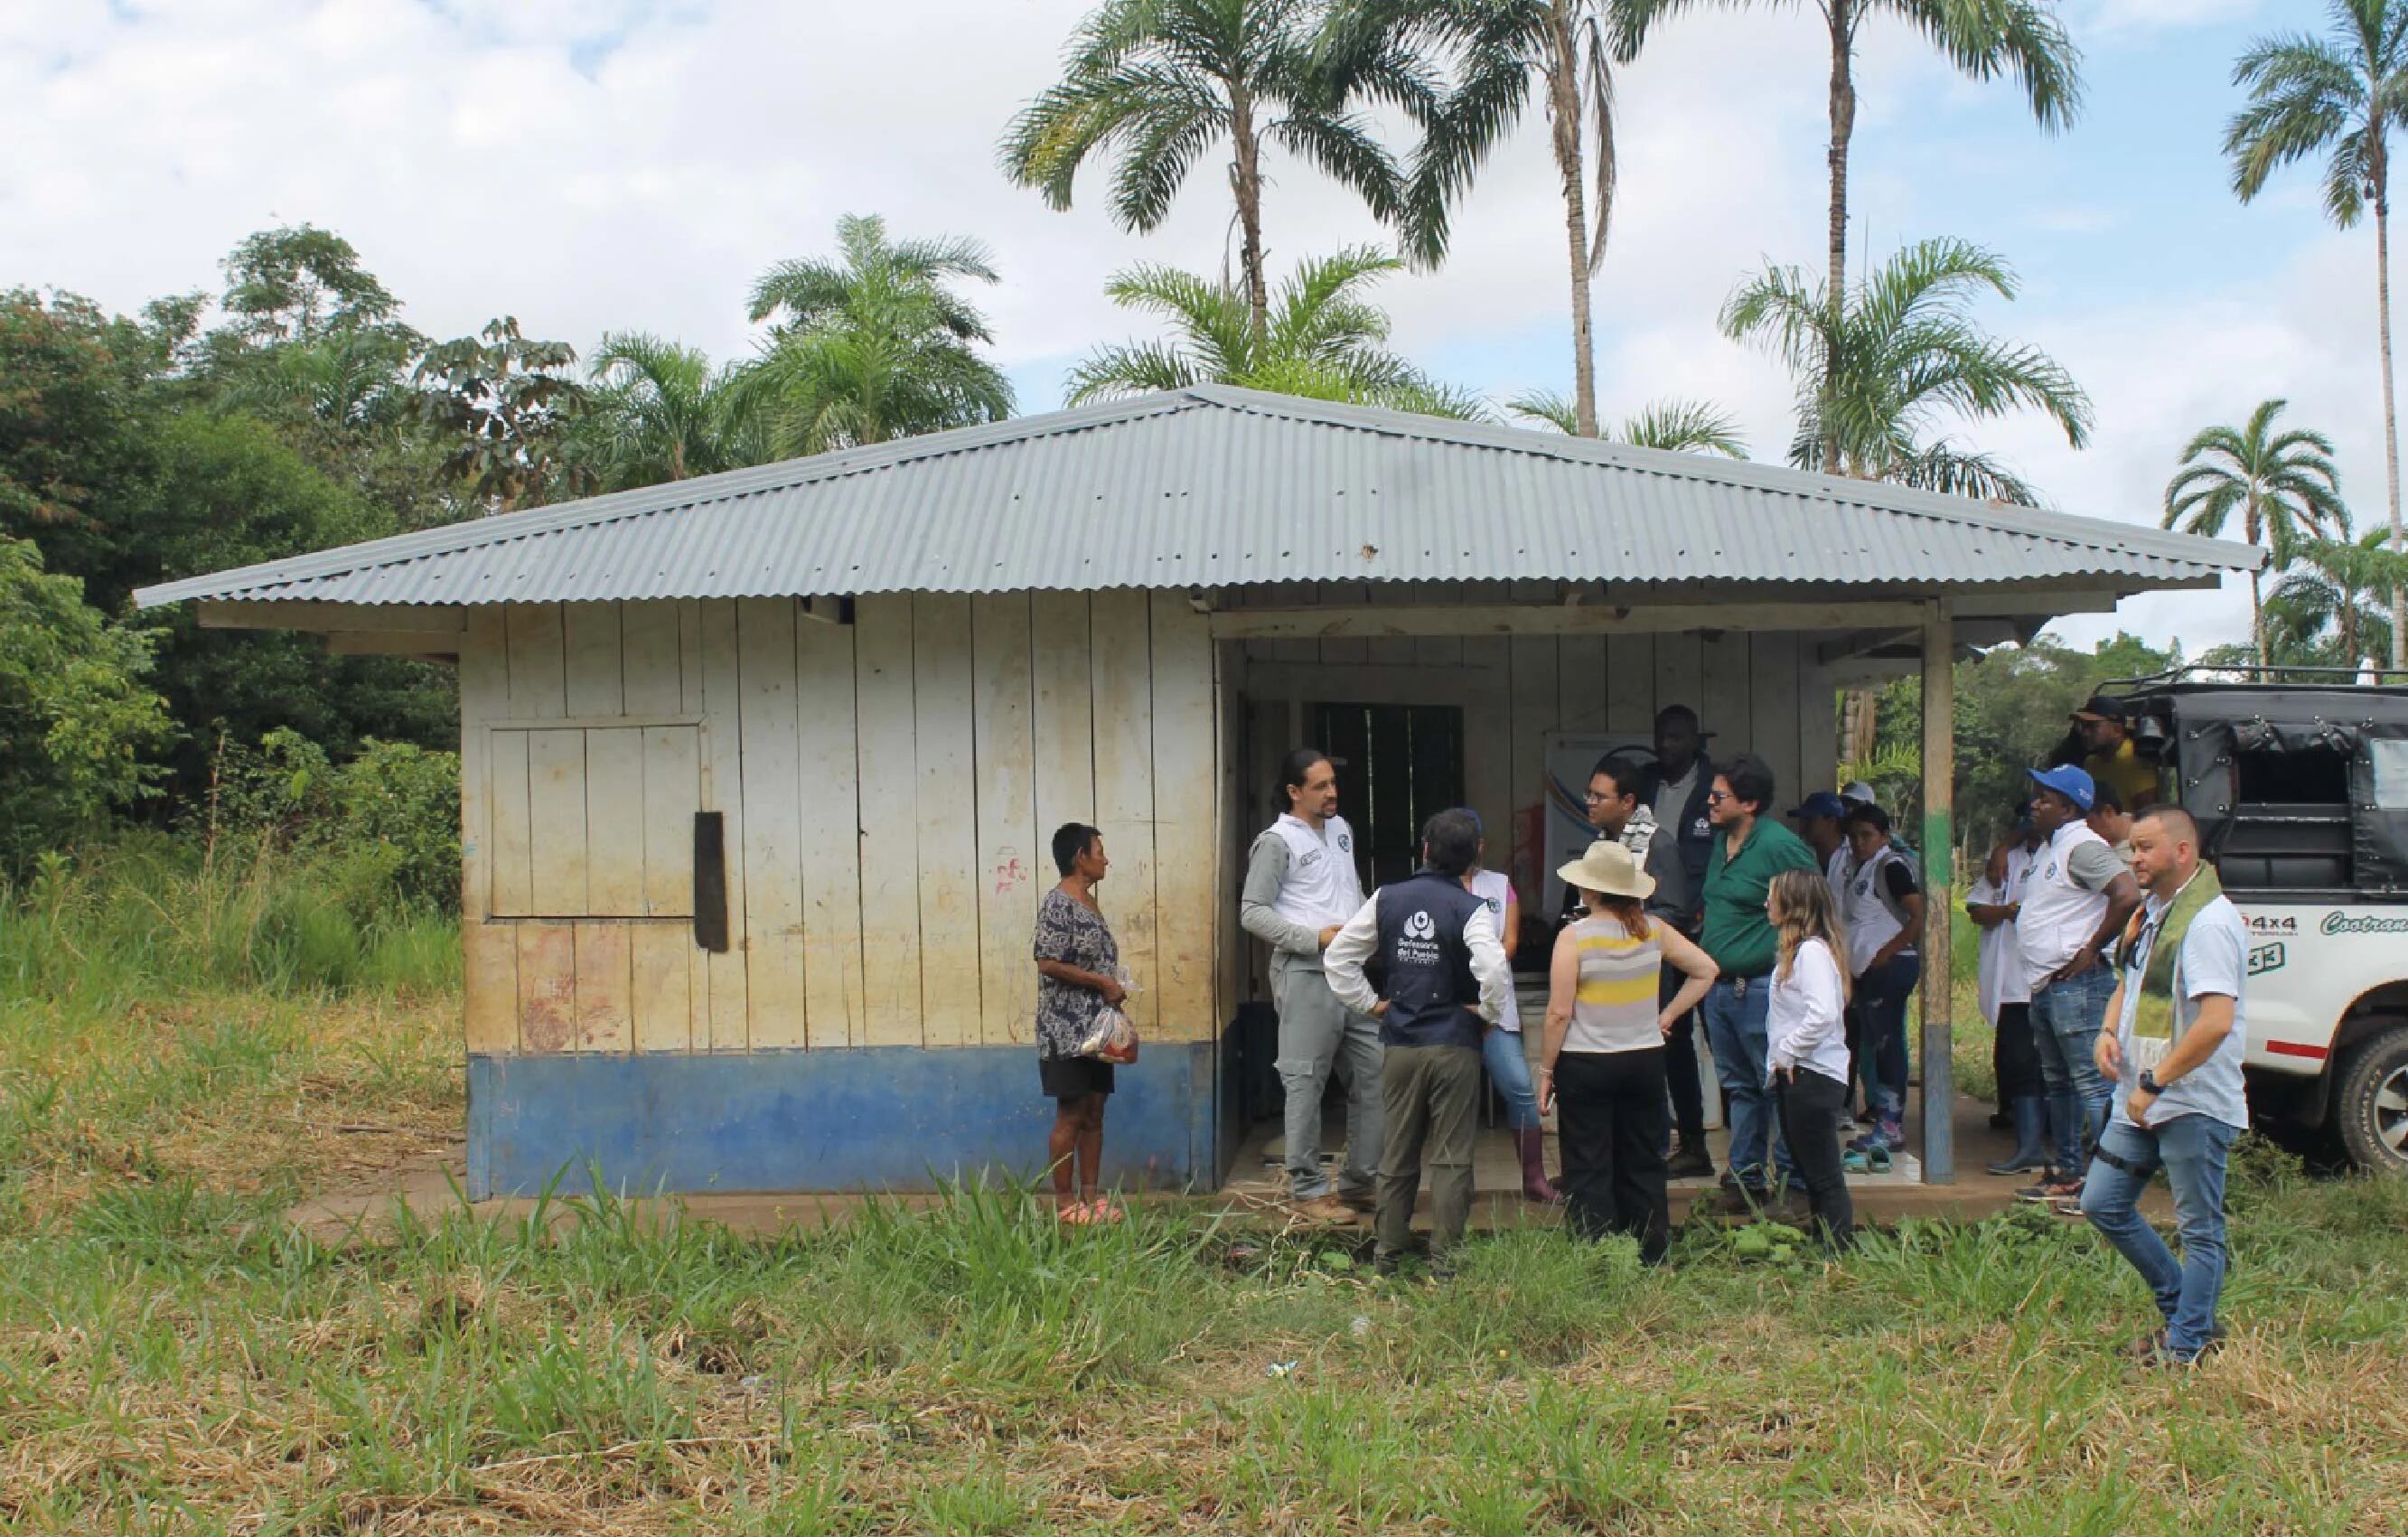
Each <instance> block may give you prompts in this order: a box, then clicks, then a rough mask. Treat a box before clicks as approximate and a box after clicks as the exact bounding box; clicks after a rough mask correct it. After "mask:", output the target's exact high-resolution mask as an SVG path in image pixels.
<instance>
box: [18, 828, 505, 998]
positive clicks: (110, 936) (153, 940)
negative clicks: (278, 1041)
mask: <svg viewBox="0 0 2408 1537" xmlns="http://www.w3.org/2000/svg"><path fill="white" fill-rule="evenodd" d="M459 982H460V944H459V925H458V923H457V921H456V920H453V919H451V918H448V917H445V916H443V915H440V914H437V913H434V912H428V911H426V910H424V909H423V908H420V907H417V906H414V905H412V904H411V903H409V902H408V901H406V900H403V899H402V898H400V897H399V896H398V894H397V893H396V892H395V891H394V890H393V889H392V888H391V886H390V884H389V883H385V882H383V881H380V879H379V878H378V876H377V874H376V873H375V867H370V868H368V869H362V868H361V867H360V866H358V865H355V864H351V863H349V862H347V861H346V860H344V859H343V858H342V857H341V856H339V855H328V854H319V855H300V854H295V853H294V852H292V851H290V850H287V849H284V848H282V847H280V846H279V844H278V842H277V841H276V840H273V839H270V838H267V837H264V836H255V835H254V836H242V837H233V836H229V837H225V838H222V839H218V840H200V839H196V838H192V837H174V836H167V835H164V834H129V835H126V836H124V837H122V838H121V839H119V840H115V841H113V842H110V843H107V844H102V845H98V846H95V847H92V848H88V849H84V850H81V851H79V852H77V853H75V854H71V855H45V856H44V857H43V858H42V860H41V861H40V863H39V864H38V866H37V867H36V869H35V871H34V873H33V876H32V878H31V879H30V880H28V881H27V882H26V883H23V884H22V886H20V887H18V888H16V889H13V890H11V889H7V888H5V887H0V998H7V999H35V998H40V999H48V1000H51V1001H58V1002H75V1003H80V1004H84V1005H87V1006H92V1007H109V1006H122V1005H123V1004H126V1003H128V1002H131V1001H134V1000H136V999H140V998H161V997H169V996H173V995H175V994H177V993H179V992H186V991H223V990H228V989H235V988H251V989H257V990H260V991H263V992H266V993H269V994H272V995H275V996H279V997H290V996H294V995H296V994H306V993H312V992H337V993H340V992H369V993H376V994H379V995H382V996H405V997H407V996H423V995H428V994H436V993H443V992H449V991H452V990H455V989H456V988H457V987H458V985H459Z"/></svg>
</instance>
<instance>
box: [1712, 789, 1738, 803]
mask: <svg viewBox="0 0 2408 1537" xmlns="http://www.w3.org/2000/svg"><path fill="white" fill-rule="evenodd" d="M1731 798H1732V797H1731V794H1730V792H1729V791H1727V790H1708V791H1707V792H1706V799H1707V800H1708V801H1710V802H1712V803H1713V804H1714V805H1717V806H1719V805H1721V804H1722V803H1723V802H1724V801H1726V800H1729V799H1731Z"/></svg>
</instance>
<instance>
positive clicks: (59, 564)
mask: <svg viewBox="0 0 2408 1537" xmlns="http://www.w3.org/2000/svg"><path fill="white" fill-rule="evenodd" d="M143 351H144V343H143V340H142V337H141V332H140V329H139V327H136V326H135V325H133V324H131V323H126V322H123V321H112V320H110V319H109V318H108V316H106V315H104V314H102V313H101V311H100V309H98V307H97V306H95V305H93V303H92V301H91V300H89V299H83V298H79V297H77V296H76V295H74V294H58V295H56V296H54V297H52V298H50V299H47V300H46V299H44V298H42V297H41V296H40V295H39V294H35V293H33V292H32V291H30V290H28V289H22V288H20V289H11V290H9V291H7V293H5V294H0V537H7V536H10V535H13V536H15V537H17V538H20V539H35V540H36V541H37V542H38V543H39V544H40V545H41V547H42V551H43V553H44V555H45V556H46V558H47V560H48V562H49V564H50V566H51V567H53V568H54V569H61V570H65V571H68V572H71V573H75V574H80V572H81V569H82V567H81V566H80V564H79V561H80V560H81V559H83V558H86V557H87V553H88V551H89V550H90V548H91V547H92V546H93V544H94V543H95V542H96V541H97V539H99V537H100V536H99V533H98V527H97V524H98V520H99V519H100V518H101V517H102V516H103V515H104V510H105V509H106V507H107V505H108V501H109V499H110V496H111V495H112V493H113V492H114V491H115V490H116V488H117V487H118V486H120V485H121V484H123V483H126V482H129V481H138V480H139V479H140V478H141V476H142V475H143V473H144V466H145V464H146V462H147V460H148V457H149V448H148V445H147V443H146V442H145V440H144V438H143V434H142V432H141V413H140V410H139V409H138V405H137V395H138V394H139V391H140V389H141V386H142V383H143V377H144V368H143V366H142V363H141V362H140V361H139V359H140V355H141V353H142V352H143ZM129 354H131V356H129Z"/></svg>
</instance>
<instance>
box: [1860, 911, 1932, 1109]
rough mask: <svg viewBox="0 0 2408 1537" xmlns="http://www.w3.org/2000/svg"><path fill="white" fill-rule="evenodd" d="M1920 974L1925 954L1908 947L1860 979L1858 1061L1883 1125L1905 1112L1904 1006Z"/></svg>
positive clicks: (1867, 1095) (1866, 1088)
mask: <svg viewBox="0 0 2408 1537" xmlns="http://www.w3.org/2000/svg"><path fill="white" fill-rule="evenodd" d="M1922 975H1923V957H1922V956H1921V955H1916V954H1915V953H1914V951H1912V950H1910V951H1908V952H1907V953H1906V954H1905V955H1895V956H1892V957H1891V958H1890V961H1889V963H1888V964H1887V965H1885V966H1878V967H1874V968H1873V969H1871V970H1868V971H1867V972H1866V973H1865V974H1864V975H1863V976H1861V977H1858V978H1857V979H1856V1020H1857V1029H1858V1033H1857V1036H1856V1061H1857V1063H1858V1065H1859V1066H1860V1067H1861V1068H1862V1070H1863V1072H1864V1078H1865V1095H1866V1097H1867V1098H1868V1099H1871V1101H1872V1107H1873V1119H1874V1120H1875V1121H1877V1122H1878V1123H1880V1125H1881V1126H1882V1128H1884V1129H1885V1130H1896V1129H1897V1128H1898V1125H1899V1122H1900V1121H1902V1120H1904V1119H1905V1117H1906V1079H1907V1060H1906V1005H1907V1000H1908V999H1910V998H1914V984H1915V982H1916V981H1917V980H1918V979H1920V978H1921V977H1922Z"/></svg>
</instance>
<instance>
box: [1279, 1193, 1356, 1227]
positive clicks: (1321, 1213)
mask: <svg viewBox="0 0 2408 1537" xmlns="http://www.w3.org/2000/svg"><path fill="white" fill-rule="evenodd" d="M1288 1210H1290V1211H1292V1212H1294V1213H1295V1214H1297V1215H1298V1216H1300V1217H1303V1218H1304V1219H1306V1220H1307V1221H1309V1222H1322V1223H1326V1224H1328V1225H1329V1226H1330V1227H1332V1228H1351V1227H1353V1226H1354V1225H1355V1220H1356V1214H1355V1208H1353V1207H1352V1206H1349V1205H1347V1204H1346V1203H1345V1202H1344V1201H1343V1200H1340V1199H1339V1198H1337V1197H1336V1196H1315V1197H1314V1198H1313V1199H1311V1200H1297V1201H1290V1202H1289V1203H1288Z"/></svg>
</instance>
